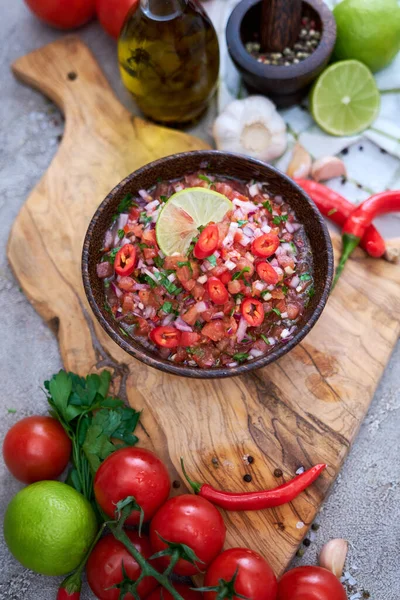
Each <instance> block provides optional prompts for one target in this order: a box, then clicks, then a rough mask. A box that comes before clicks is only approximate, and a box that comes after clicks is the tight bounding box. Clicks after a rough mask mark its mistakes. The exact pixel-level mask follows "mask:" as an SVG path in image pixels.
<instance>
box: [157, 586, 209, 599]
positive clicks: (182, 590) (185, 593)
mask: <svg viewBox="0 0 400 600" xmlns="http://www.w3.org/2000/svg"><path fill="white" fill-rule="evenodd" d="M191 587H193V586H188V585H184V584H183V583H174V588H175V589H176V591H177V592H178V593H179V594H180V595H181V596H182V598H183V599H184V600H201V599H202V598H203V594H201V593H200V592H194V591H193V590H191V589H190V588H191ZM146 600H173V598H172V596H171V594H170V593H169V592H167V590H165V589H164V588H161V587H160V588H158V589H157V590H155V591H154V592H153V593H152V594H150V596H148V598H146Z"/></svg>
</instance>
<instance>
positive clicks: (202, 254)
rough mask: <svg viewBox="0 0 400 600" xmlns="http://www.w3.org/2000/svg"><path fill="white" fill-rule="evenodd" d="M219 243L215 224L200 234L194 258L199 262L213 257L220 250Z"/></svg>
mask: <svg viewBox="0 0 400 600" xmlns="http://www.w3.org/2000/svg"><path fill="white" fill-rule="evenodd" d="M218 241H219V235H218V227H217V226H216V225H214V224H213V223H211V224H210V225H207V227H205V228H204V229H203V231H202V232H201V233H200V237H199V239H198V240H197V242H196V245H195V247H194V249H193V254H194V256H195V257H196V258H198V259H199V260H201V259H202V258H207V256H211V254H213V253H214V252H215V250H216V249H217V248H218Z"/></svg>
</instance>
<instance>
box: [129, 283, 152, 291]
mask: <svg viewBox="0 0 400 600" xmlns="http://www.w3.org/2000/svg"><path fill="white" fill-rule="evenodd" d="M149 288H150V286H149V285H148V284H147V283H135V284H134V285H133V289H134V290H136V291H139V290H148V289H149Z"/></svg>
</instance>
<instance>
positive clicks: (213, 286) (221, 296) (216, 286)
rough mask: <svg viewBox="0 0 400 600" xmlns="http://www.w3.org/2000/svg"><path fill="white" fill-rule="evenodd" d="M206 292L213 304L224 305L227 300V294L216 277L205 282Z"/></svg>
mask: <svg viewBox="0 0 400 600" xmlns="http://www.w3.org/2000/svg"><path fill="white" fill-rule="evenodd" d="M207 291H208V294H209V296H210V298H211V300H212V301H213V302H214V304H225V302H227V301H228V299H229V293H228V290H227V289H226V287H225V286H224V284H223V283H222V281H221V280H220V279H218V277H210V279H209V280H208V281H207Z"/></svg>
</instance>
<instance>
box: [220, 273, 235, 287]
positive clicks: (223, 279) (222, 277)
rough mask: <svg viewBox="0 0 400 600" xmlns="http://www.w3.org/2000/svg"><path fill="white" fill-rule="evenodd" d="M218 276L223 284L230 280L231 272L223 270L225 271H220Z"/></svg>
mask: <svg viewBox="0 0 400 600" xmlns="http://www.w3.org/2000/svg"><path fill="white" fill-rule="evenodd" d="M219 278H220V280H221V282H222V283H223V284H224V285H227V284H228V283H229V282H230V281H232V273H231V272H230V271H225V273H222V275H220V276H219Z"/></svg>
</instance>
